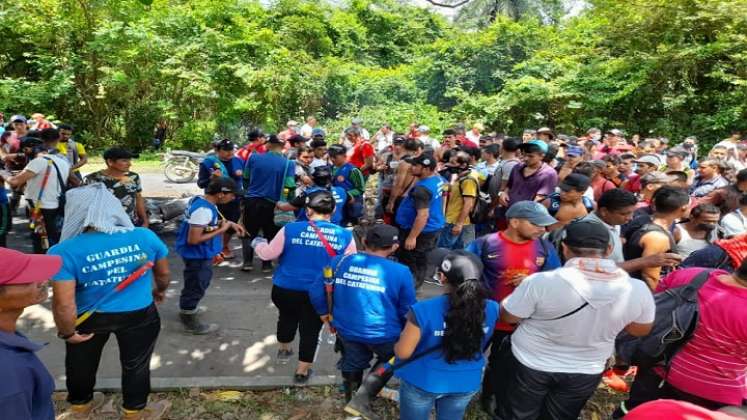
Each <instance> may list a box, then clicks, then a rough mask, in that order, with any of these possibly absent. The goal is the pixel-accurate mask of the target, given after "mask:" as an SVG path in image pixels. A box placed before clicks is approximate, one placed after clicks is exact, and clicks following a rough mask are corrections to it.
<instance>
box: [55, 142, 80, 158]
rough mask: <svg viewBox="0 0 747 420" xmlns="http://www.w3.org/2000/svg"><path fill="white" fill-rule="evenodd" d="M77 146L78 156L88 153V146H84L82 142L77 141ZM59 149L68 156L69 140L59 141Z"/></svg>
mask: <svg viewBox="0 0 747 420" xmlns="http://www.w3.org/2000/svg"><path fill="white" fill-rule="evenodd" d="M75 148H76V149H77V150H78V156H85V155H86V148H85V147H83V145H82V144H80V143H78V142H77V141H76V142H75ZM57 151H58V152H60V154H61V155H63V156H67V142H64V143H63V142H59V143H57Z"/></svg>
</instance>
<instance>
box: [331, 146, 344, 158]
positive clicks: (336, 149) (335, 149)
mask: <svg viewBox="0 0 747 420" xmlns="http://www.w3.org/2000/svg"><path fill="white" fill-rule="evenodd" d="M347 151H348V150H347V149H346V148H345V146H343V145H341V144H333V145H332V146H329V148H328V149H327V154H328V155H329V156H330V157H332V156H337V155H344V154H345V153H347Z"/></svg>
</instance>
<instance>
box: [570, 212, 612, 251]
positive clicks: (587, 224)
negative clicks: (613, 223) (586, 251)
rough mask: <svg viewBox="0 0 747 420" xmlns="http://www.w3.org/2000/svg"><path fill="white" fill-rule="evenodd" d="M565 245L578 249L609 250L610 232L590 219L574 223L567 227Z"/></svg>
mask: <svg viewBox="0 0 747 420" xmlns="http://www.w3.org/2000/svg"><path fill="white" fill-rule="evenodd" d="M565 233H566V234H565V238H564V239H563V243H564V244H566V245H568V246H572V247H576V248H592V249H607V247H608V246H609V243H610V232H609V229H607V227H606V226H604V225H603V224H601V223H599V222H597V221H594V220H589V219H580V220H576V221H573V222H571V223H569V224H568V225H566V227H565Z"/></svg>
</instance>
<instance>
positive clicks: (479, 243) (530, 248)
mask: <svg viewBox="0 0 747 420" xmlns="http://www.w3.org/2000/svg"><path fill="white" fill-rule="evenodd" d="M467 251H469V252H471V253H473V254H475V255H477V256H478V257H480V259H481V260H482V263H483V266H484V267H483V272H482V282H483V284H484V285H485V287H486V288H487V289H488V290H490V293H491V296H492V298H493V299H494V300H495V301H497V302H499V303H500V302H501V301H502V300H503V299H505V298H506V297H507V296H508V295H510V294H511V293H513V291H514V289H515V288H516V286H514V285H512V284H511V280H512V279H514V278H515V277H526V276H528V275H530V274H534V273H536V272H538V271H548V270H554V269H556V268H558V267H560V266H561V264H560V258H559V257H558V253H557V251H556V250H555V248H554V247H553V246H552V244H551V243H550V242H549V241H547V240H544V239H535V240H533V241H527V242H524V243H517V242H513V241H512V240H510V239H508V238H507V237H506V236H505V235H504V234H503V232H497V233H491V234H489V235H485V236H482V237H480V238H477V239H476V240H474V241H473V242H472V243H471V244H469V246H468V247H467ZM496 328H497V329H499V330H502V331H513V329H514V327H513V326H512V325H509V324H505V323H501V322H499V323H498V324H497V325H496Z"/></svg>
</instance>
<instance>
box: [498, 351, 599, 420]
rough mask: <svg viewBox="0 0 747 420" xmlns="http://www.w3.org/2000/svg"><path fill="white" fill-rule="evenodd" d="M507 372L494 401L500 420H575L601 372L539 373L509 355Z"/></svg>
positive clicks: (594, 388) (597, 382) (597, 383)
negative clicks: (499, 396)
mask: <svg viewBox="0 0 747 420" xmlns="http://www.w3.org/2000/svg"><path fill="white" fill-rule="evenodd" d="M511 359H512V360H511V368H510V369H511V375H510V379H509V380H508V382H507V389H506V392H504V393H503V398H502V401H500V402H499V403H498V416H497V418H499V419H503V420H534V419H542V420H576V419H577V418H578V416H579V414H580V413H581V410H582V409H583V408H584V405H586V401H588V400H589V398H591V396H592V395H593V394H594V391H595V390H596V389H597V386H598V385H599V381H600V380H601V379H602V374H601V373H599V374H596V375H587V374H583V373H553V372H542V371H538V370H534V369H531V368H528V367H526V366H524V365H522V364H521V362H519V361H518V360H516V357H514V356H513V355H512V356H511Z"/></svg>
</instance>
